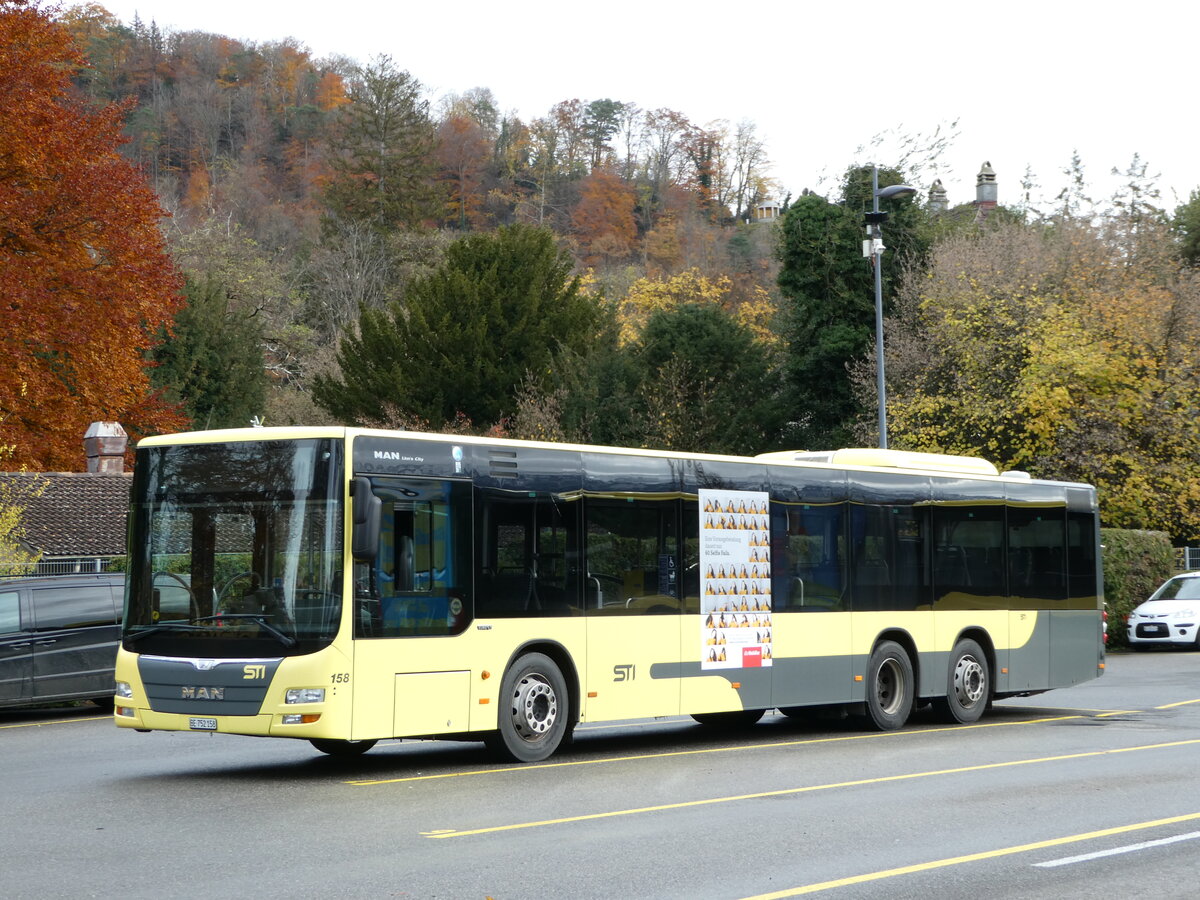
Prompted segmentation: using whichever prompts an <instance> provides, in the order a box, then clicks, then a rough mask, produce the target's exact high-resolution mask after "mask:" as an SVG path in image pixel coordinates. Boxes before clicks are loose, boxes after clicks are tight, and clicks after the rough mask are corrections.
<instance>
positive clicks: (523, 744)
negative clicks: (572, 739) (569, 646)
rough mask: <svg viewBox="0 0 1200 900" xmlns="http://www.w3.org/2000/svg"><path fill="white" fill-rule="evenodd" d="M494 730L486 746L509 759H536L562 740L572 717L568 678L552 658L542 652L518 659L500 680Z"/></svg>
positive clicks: (549, 752) (503, 757) (553, 748)
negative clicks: (497, 715) (497, 718)
mask: <svg viewBox="0 0 1200 900" xmlns="http://www.w3.org/2000/svg"><path fill="white" fill-rule="evenodd" d="M499 714H500V716H499V721H498V722H497V726H498V727H497V729H496V731H495V732H494V733H493V734H491V735H489V736H488V737H487V738H485V743H486V744H487V746H488V749H489V750H491V751H492V753H494V754H495V755H496V756H498V757H500V758H501V759H504V760H506V761H511V762H539V761H540V760H543V759H546V758H548V757H549V756H550V755H551V754H553V753H554V751H555V750H557V749H558V748H559V746H560V745H561V744H562V743H563V739H564V737H565V736H566V734H567V732H568V731H569V730H570V729H569V728H568V722H569V720H570V718H571V703H570V698H569V696H568V694H567V682H566V679H564V678H563V675H562V672H560V671H559V669H558V666H557V665H555V663H554V660H552V659H550V657H548V656H546V655H545V654H542V653H528V654H526V655H525V656H522V657H521V658H520V659H518V660H517V661H516V662H515V663H514V664H513V665H512V666H511V667H510V668H509V670H508V671H507V672H505V673H504V680H503V681H502V682H501V683H500V709H499Z"/></svg>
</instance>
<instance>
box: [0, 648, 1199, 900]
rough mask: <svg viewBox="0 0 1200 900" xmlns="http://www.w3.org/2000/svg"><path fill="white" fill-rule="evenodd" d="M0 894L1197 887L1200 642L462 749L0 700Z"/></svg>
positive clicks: (692, 894) (1179, 892) (1015, 892)
mask: <svg viewBox="0 0 1200 900" xmlns="http://www.w3.org/2000/svg"><path fill="white" fill-rule="evenodd" d="M0 759H2V760H3V765H2V766H0V785H2V789H3V802H2V803H0V835H2V844H0V895H2V896H4V897H7V898H26V897H28V898H34V897H36V898H46V897H71V898H78V897H120V898H140V897H147V898H148V897H154V898H161V897H205V898H212V897H243V896H255V897H268V898H270V897H288V898H295V897H322V898H329V897H384V898H387V897H418V898H453V900H458V898H480V900H482V898H485V897H491V898H495V900H518V898H542V897H595V898H606V900H613V898H636V897H654V898H659V897H663V898H667V897H670V898H675V897H678V898H751V897H764V896H765V897H775V896H778V897H786V896H798V895H801V894H807V893H819V894H822V895H823V896H828V897H831V898H862V897H889V898H906V897H920V898H925V900H928V898H942V897H964V898H966V897H979V896H987V897H989V898H997V897H999V898H1006V897H1012V898H1017V897H1020V898H1033V897H1045V898H1056V900H1057V898H1073V897H1079V898H1082V897H1088V898H1094V897H1097V896H1109V897H1126V896H1134V895H1135V894H1140V893H1146V892H1147V891H1148V890H1152V892H1153V893H1154V895H1155V896H1157V897H1190V896H1194V895H1195V894H1196V892H1197V888H1196V886H1195V881H1196V878H1195V871H1196V863H1195V860H1196V859H1197V858H1200V786H1198V785H1197V784H1196V781H1195V774H1196V772H1197V769H1198V767H1197V764H1196V763H1197V760H1200V653H1186V652H1157V653H1149V654H1145V655H1123V654H1122V655H1113V656H1110V658H1109V666H1108V673H1107V674H1106V675H1105V676H1104V677H1103V678H1101V679H1099V680H1097V681H1094V682H1090V683H1088V684H1086V685H1081V686H1079V687H1077V688H1072V689H1069V690H1062V691H1054V692H1051V693H1048V694H1043V695H1041V696H1039V697H1031V698H1024V699H1020V700H1011V701H1005V702H1003V703H999V704H997V705H996V706H995V708H994V709H993V710H992V712H991V713H989V714H988V715H987V716H985V717H984V719H983V720H982V721H981V722H980V723H978V724H976V725H973V726H965V727H950V726H946V725H940V724H937V723H935V722H933V721H932V720H930V719H928V718H927V717H922V716H920V715H918V716H917V717H915V718H914V720H913V721H911V722H910V724H909V725H908V727H907V728H905V729H904V730H902V731H900V732H894V733H887V734H879V733H872V732H866V731H861V730H858V729H856V727H855V726H854V725H852V724H850V723H847V722H845V721H831V720H821V721H815V722H801V721H796V720H791V719H787V718H784V717H782V716H769V717H767V718H765V719H764V720H763V721H762V722H760V723H759V724H758V725H756V726H754V727H753V728H751V729H748V730H744V731H741V732H738V733H733V734H730V733H719V732H713V731H711V730H709V729H706V728H703V727H701V726H699V725H695V724H693V723H692V722H691V720H689V719H671V720H660V721H652V722H639V723H634V724H632V725H629V726H626V727H621V728H617V727H612V726H587V725H585V726H581V727H580V728H579V730H578V731H577V736H576V741H575V744H574V746H573V747H572V748H570V749H569V750H567V751H566V752H564V753H561V754H560V755H558V756H556V757H554V758H553V759H551V760H549V761H548V762H546V763H542V764H535V765H527V766H513V765H500V764H497V763H494V762H492V761H491V759H490V758H489V757H488V756H487V755H486V753H485V751H484V750H483V749H482V746H481V745H477V744H452V743H443V742H408V743H401V742H389V743H383V744H380V745H379V746H377V747H376V748H375V749H374V750H372V751H371V752H370V753H369V754H367V755H366V756H365V757H362V758H361V759H359V760H355V761H353V762H341V761H337V760H333V759H330V758H327V757H324V756H322V755H320V754H318V753H317V752H316V751H314V750H312V749H311V748H310V747H309V745H308V744H306V743H299V742H290V741H272V740H255V739H252V738H244V737H234V736H227V735H215V736H214V735H198V734H175V733H155V734H136V733H134V732H130V731H125V730H118V729H117V728H115V727H114V726H113V725H112V724H111V722H110V721H109V719H108V717H106V716H102V715H100V714H99V713H98V712H97V711H96V710H95V709H94V708H92V707H88V706H81V707H76V708H71V709H57V710H41V711H19V712H18V711H0Z"/></svg>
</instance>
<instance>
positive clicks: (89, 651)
mask: <svg viewBox="0 0 1200 900" xmlns="http://www.w3.org/2000/svg"><path fill="white" fill-rule="evenodd" d="M124 592H125V576H124V574H123V573H113V574H105V575H55V576H48V577H45V578H24V579H21V580H2V579H0V707H5V706H29V705H33V704H40V703H54V702H58V701H61V700H92V701H94V702H95V703H96V705H98V706H100V707H103V708H111V707H112V701H113V665H114V663H115V662H116V658H117V644H118V642H119V640H120V634H121V626H120V619H121V605H122V601H123V598H124Z"/></svg>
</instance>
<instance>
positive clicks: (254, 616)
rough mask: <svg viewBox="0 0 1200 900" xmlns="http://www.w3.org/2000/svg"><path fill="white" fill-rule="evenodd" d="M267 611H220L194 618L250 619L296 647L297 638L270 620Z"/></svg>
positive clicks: (278, 638) (269, 632) (288, 644)
mask: <svg viewBox="0 0 1200 900" xmlns="http://www.w3.org/2000/svg"><path fill="white" fill-rule="evenodd" d="M268 618H269V617H268V615H267V614H266V613H218V614H217V615H215V616H198V617H197V618H195V619H192V621H193V622H219V621H221V620H223V619H249V620H250V621H252V622H256V623H257V624H258V627H259V628H261V629H262V630H263V631H265V632H266V633H267V634H269V635H270V636H271V637H273V638H275V640H277V641H279V643H281V644H283V646H285V647H295V646H296V639H295V638H294V637H292V636H291V635H289V634H285V633H284V632H282V631H280V630H279V629H278V628H276V627H275V626H274V625H272V624H271V623H270V622H269V621H268Z"/></svg>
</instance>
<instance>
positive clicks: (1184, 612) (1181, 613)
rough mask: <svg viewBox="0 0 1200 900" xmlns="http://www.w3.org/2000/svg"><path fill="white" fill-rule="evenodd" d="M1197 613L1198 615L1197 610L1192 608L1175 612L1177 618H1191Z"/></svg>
mask: <svg viewBox="0 0 1200 900" xmlns="http://www.w3.org/2000/svg"><path fill="white" fill-rule="evenodd" d="M1195 615H1196V612H1195V610H1191V609H1181V610H1179V611H1178V612H1177V613H1175V618H1177V619H1190V618H1192V617H1193V616H1195Z"/></svg>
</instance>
